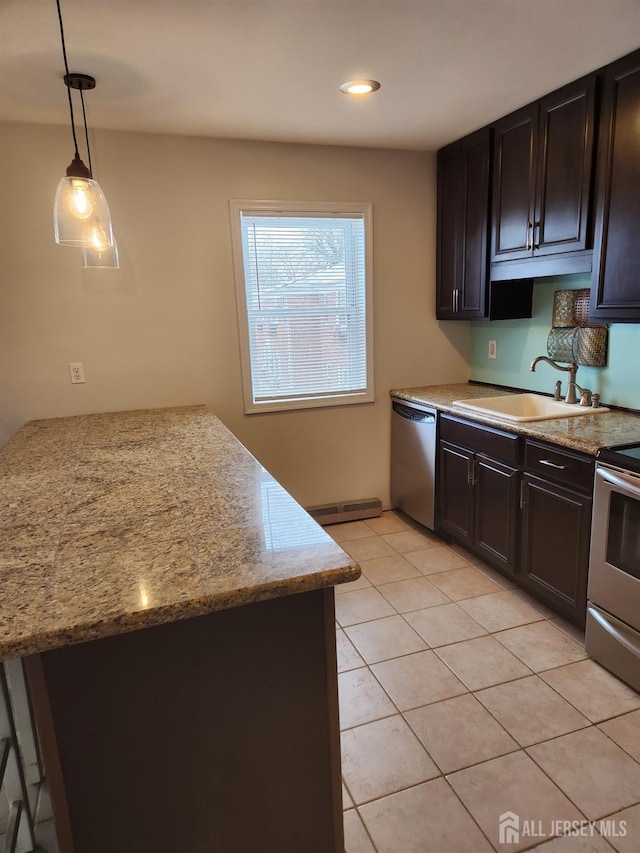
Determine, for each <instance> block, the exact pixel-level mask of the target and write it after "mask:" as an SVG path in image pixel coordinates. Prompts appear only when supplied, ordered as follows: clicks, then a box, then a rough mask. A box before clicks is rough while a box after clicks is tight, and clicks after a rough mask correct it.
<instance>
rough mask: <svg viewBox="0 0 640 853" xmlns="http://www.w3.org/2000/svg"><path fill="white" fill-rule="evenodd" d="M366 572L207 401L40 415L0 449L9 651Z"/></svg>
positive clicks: (3, 602)
mask: <svg viewBox="0 0 640 853" xmlns="http://www.w3.org/2000/svg"><path fill="white" fill-rule="evenodd" d="M359 575H360V569H359V568H358V566H357V565H356V564H355V563H354V562H353V560H352V559H351V558H350V557H349V556H348V555H347V554H345V552H344V551H343V550H342V549H341V548H340V547H339V546H338V545H336V544H335V542H334V541H333V540H332V539H331V538H330V537H329V535H328V534H327V533H325V531H324V530H323V529H322V528H321V527H320V526H319V525H318V524H316V522H315V521H313V519H312V518H311V517H310V516H309V515H308V514H307V513H306V512H305V510H304V509H302V507H301V506H300V505H299V504H297V503H296V501H295V500H294V499H293V498H292V497H291V496H290V495H289V494H288V493H287V492H286V491H285V490H284V489H283V488H282V487H281V486H280V485H279V484H278V483H277V482H276V480H274V479H273V477H272V476H271V475H270V474H269V473H268V472H267V471H266V470H265V469H264V468H263V467H262V465H260V463H259V462H257V461H256V459H254V457H253V456H252V455H251V454H250V453H249V451H248V450H246V449H245V448H244V447H243V445H242V444H241V443H240V442H239V441H238V440H237V439H236V438H235V437H234V436H233V435H232V434H231V433H230V432H229V430H228V429H227V428H226V427H225V426H224V425H223V424H222V423H221V422H220V421H219V420H218V419H217V418H216V417H215V415H213V414H212V413H211V412H210V411H209V410H208V409H207V408H206V407H204V406H194V407H187V408H176V409H156V410H145V411H139V412H121V413H113V414H98V415H86V416H80V417H73V418H59V419H54V420H45V421H31V422H30V423H28V424H26V425H25V426H24V427H23V428H22V429H21V430H20V431H19V432H18V433H17V434H16V435H15V436H14V437H13V438H12V439H11V441H10V442H9V443H8V444H7V446H6V447H5V448H4V450H3V451H2V453H0V660H2V659H8V658H11V657H19V656H24V655H27V654H34V653H36V652H41V651H46V650H49V649H53V648H56V647H60V646H63V645H67V644H70V643H77V642H82V641H85V640H93V639H97V638H99V637H106V636H110V635H113V634H118V633H123V632H125V631H131V630H135V629H139V628H145V627H149V626H152V625H159V624H162V623H164V622H171V621H175V620H178V619H184V618H187V617H192V616H198V615H201V614H204V613H209V612H211V611H214V610H222V609H225V608H230V607H237V606H240V605H243V604H248V603H251V602H255V601H262V600H264V599H269V598H277V597H280V596H285V595H290V594H292V593H297V592H303V591H307V590H312V589H319V588H322V587H328V586H332V585H334V584H339V583H344V582H347V581H351V580H355V579H356V578H357V577H359Z"/></svg>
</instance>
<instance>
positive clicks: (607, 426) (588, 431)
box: [390, 382, 640, 456]
mask: <svg viewBox="0 0 640 853" xmlns="http://www.w3.org/2000/svg"><path fill="white" fill-rule="evenodd" d="M390 393H391V394H392V395H393V396H395V397H399V398H400V399H402V400H407V401H408V402H412V403H423V404H424V405H428V406H431V407H433V408H435V409H438V410H439V411H441V412H451V413H452V414H454V415H459V416H460V417H461V418H466V419H467V420H472V421H479V422H481V423H486V424H490V425H491V426H493V427H497V428H499V429H502V430H505V431H506V432H515V433H518V434H519V435H524V436H527V437H528V438H535V439H538V440H539V441H549V442H552V443H553V444H560V445H562V446H564V447H568V448H570V449H572V450H577V451H579V452H581V453H587V454H589V455H590V456H595V455H596V453H597V452H598V450H599V449H600V448H601V447H609V446H610V445H614V444H625V443H627V442H628V443H631V442H633V441H638V442H640V415H636V414H633V413H632V412H621V411H610V412H602V413H601V414H599V415H580V416H579V417H571V418H555V419H554V420H546V421H529V422H528V423H511V422H509V421H502V420H500V419H499V418H492V417H490V416H488V415H481V414H479V413H478V414H476V413H475V412H469V411H467V410H464V409H456V408H454V407H453V405H452V403H453V401H454V400H472V399H475V398H476V397H501V396H504V395H505V394H509V393H517V392H509V391H507V390H506V389H504V388H496V387H491V386H487V385H472V384H468V383H466V382H464V383H458V384H455V385H424V386H421V387H418V388H401V389H397V390H394V391H391V392H390Z"/></svg>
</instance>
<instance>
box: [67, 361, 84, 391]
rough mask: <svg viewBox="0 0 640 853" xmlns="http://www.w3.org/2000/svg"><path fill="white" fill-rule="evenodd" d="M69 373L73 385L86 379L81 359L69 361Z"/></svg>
mask: <svg viewBox="0 0 640 853" xmlns="http://www.w3.org/2000/svg"><path fill="white" fill-rule="evenodd" d="M69 373H70V375H71V384H72V385H80V384H82V383H83V382H84V381H85V378H84V367H83V365H82V362H81V361H74V362H69Z"/></svg>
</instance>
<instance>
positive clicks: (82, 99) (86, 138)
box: [80, 89, 93, 177]
mask: <svg viewBox="0 0 640 853" xmlns="http://www.w3.org/2000/svg"><path fill="white" fill-rule="evenodd" d="M80 103H81V104H82V120H83V122H84V138H85V140H86V143H87V159H88V160H89V171H90V172H91V177H93V166H92V165H91V146H90V145H89V128H88V127H87V114H86V112H85V109H84V94H83V92H82V89H80Z"/></svg>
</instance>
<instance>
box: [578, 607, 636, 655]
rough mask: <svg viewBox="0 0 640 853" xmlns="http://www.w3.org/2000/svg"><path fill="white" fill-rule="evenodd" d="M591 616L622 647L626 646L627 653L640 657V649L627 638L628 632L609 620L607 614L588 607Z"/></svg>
mask: <svg viewBox="0 0 640 853" xmlns="http://www.w3.org/2000/svg"><path fill="white" fill-rule="evenodd" d="M588 612H589V615H590V616H591V617H592V618H593V619H595V621H596V622H597V623H598V624H599V625H600V627H601V628H603V629H604V630H605V631H606V632H607V634H610V635H611V636H612V637H613V638H614V639H615V640H617V641H618V642H619V643H620V645H622V646H624V648H625V649H627V651H629V652H631V654H632V655H635V657H640V647H639V646H638V644H637V643H635V642H633V640H631V638H630V637H628V636H627V632H626V631H621V630H620V629H619V628H618V627H617V626H616V625H615V624H614V623H613V622H612V621H611V620H610V619H607V617H606V616H605V614H604V613H603V612H602V611H601V610H598V609H596V608H595V607H592V606H589V607H588Z"/></svg>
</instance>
